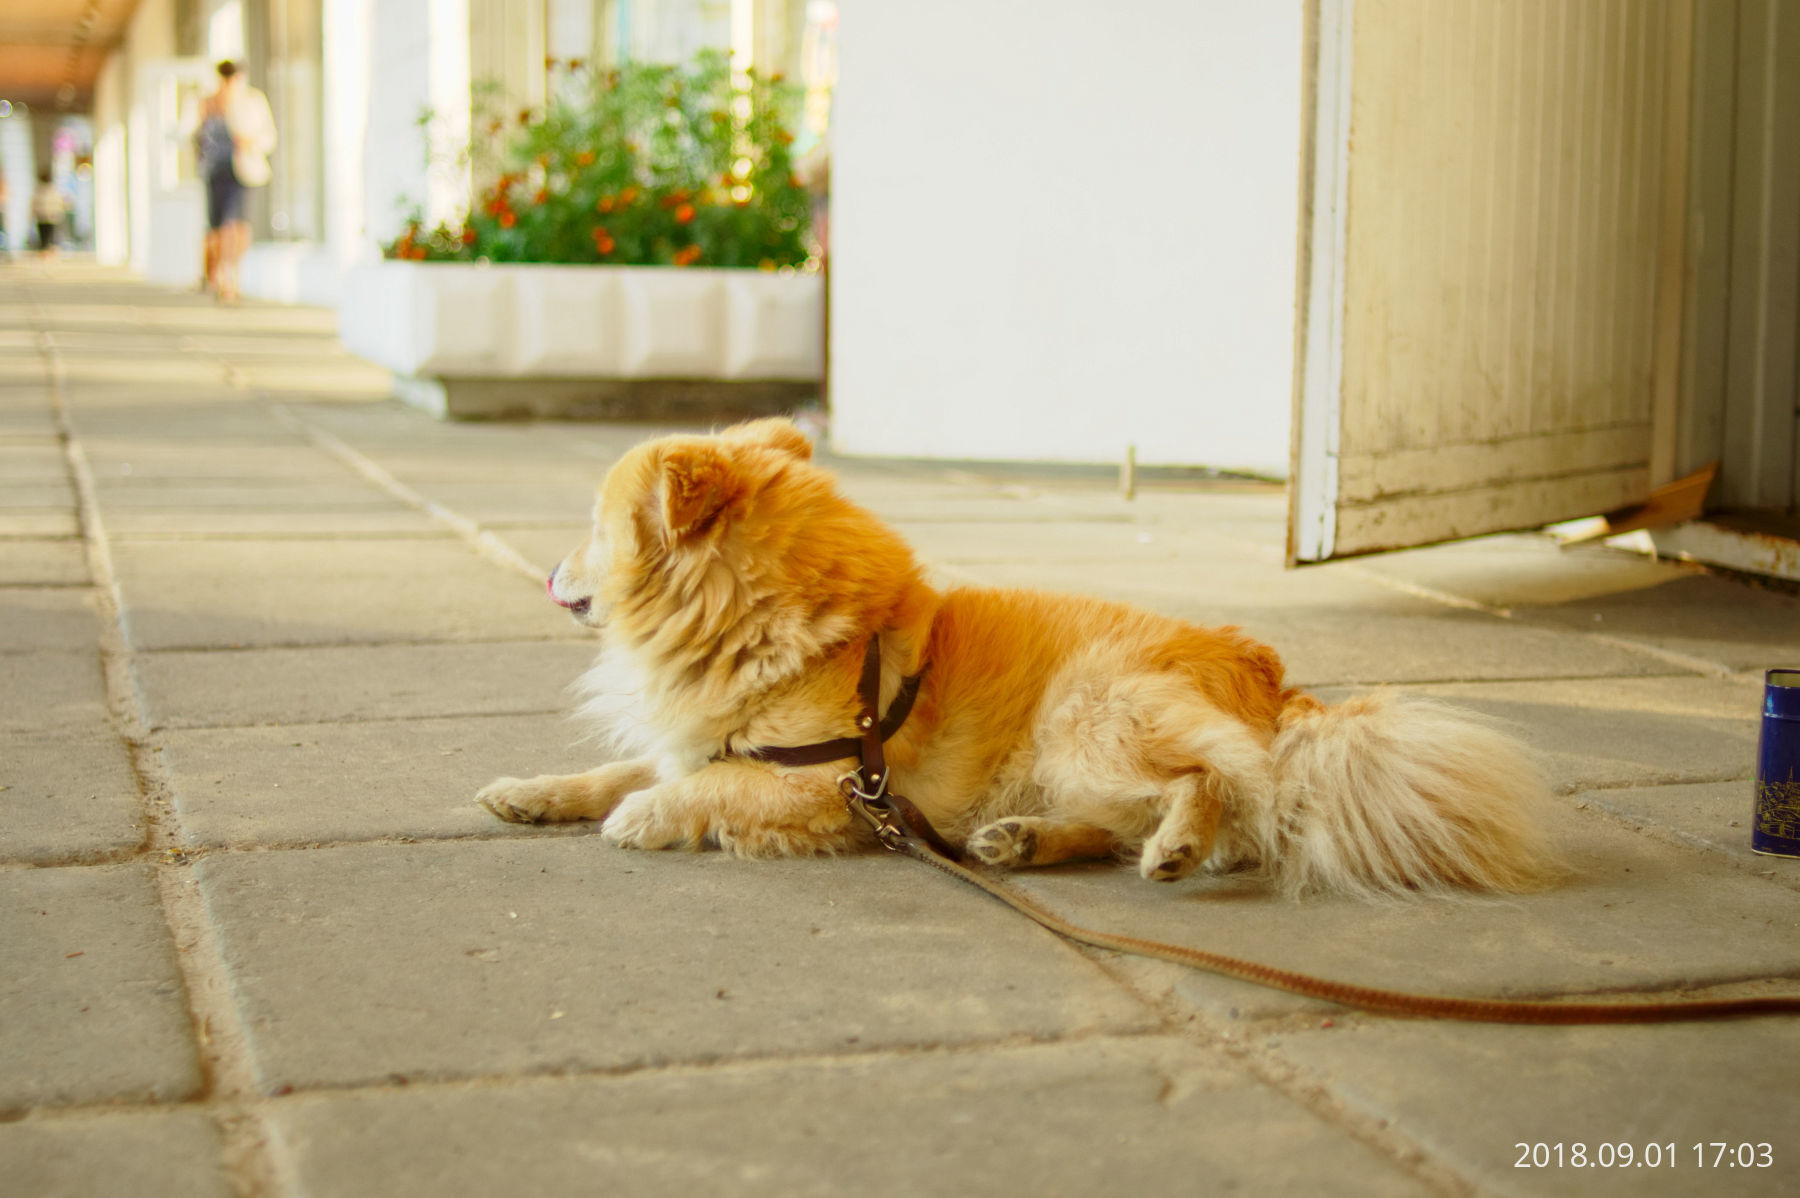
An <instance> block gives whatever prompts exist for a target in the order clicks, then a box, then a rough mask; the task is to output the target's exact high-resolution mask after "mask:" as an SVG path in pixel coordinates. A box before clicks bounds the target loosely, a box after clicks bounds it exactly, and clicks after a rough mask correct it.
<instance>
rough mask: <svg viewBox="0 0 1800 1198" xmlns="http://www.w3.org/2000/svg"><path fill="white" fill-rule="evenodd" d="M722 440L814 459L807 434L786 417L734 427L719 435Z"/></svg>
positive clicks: (774, 417)
mask: <svg viewBox="0 0 1800 1198" xmlns="http://www.w3.org/2000/svg"><path fill="white" fill-rule="evenodd" d="M719 436H720V438H721V439H723V440H728V441H736V442H738V443H739V444H741V445H759V446H761V447H763V448H764V449H777V450H780V451H781V452H782V453H786V454H791V455H793V456H794V457H797V458H799V459H800V460H801V461H803V462H804V461H807V460H809V459H811V457H812V451H813V447H812V442H811V441H809V440H807V438H806V434H805V433H803V432H801V431H800V430H799V429H798V428H797V427H795V425H794V422H793V421H792V420H789V419H788V418H787V417H785V416H769V417H766V418H764V419H762V420H747V421H745V422H744V423H743V424H739V425H734V426H733V427H731V428H728V429H726V430H725V431H724V432H722V433H720V434H719Z"/></svg>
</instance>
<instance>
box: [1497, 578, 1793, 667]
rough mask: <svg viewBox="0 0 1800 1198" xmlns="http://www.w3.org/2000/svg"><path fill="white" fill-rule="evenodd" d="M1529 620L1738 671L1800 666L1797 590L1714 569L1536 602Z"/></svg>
mask: <svg viewBox="0 0 1800 1198" xmlns="http://www.w3.org/2000/svg"><path fill="white" fill-rule="evenodd" d="M1531 618H1532V619H1533V620H1537V621H1541V622H1543V623H1547V624H1548V623H1555V624H1560V625H1564V626H1569V627H1577V628H1592V629H1593V630H1594V631H1604V632H1606V633H1607V634H1608V635H1611V636H1618V637H1626V638H1629V639H1631V640H1636V641H1643V642H1645V643H1647V644H1651V645H1655V646H1657V647H1658V648H1662V649H1667V650H1670V651H1672V652H1675V653H1684V654H1688V655H1690V656H1693V657H1700V658H1704V659H1706V660H1708V661H1715V662H1719V663H1721V664H1722V665H1725V666H1728V667H1730V668H1731V669H1733V670H1757V671H1761V670H1766V669H1769V668H1771V667H1777V666H1800V596H1794V595H1788V594H1784V593H1782V592H1780V591H1774V590H1765V589H1761V588H1757V587H1752V586H1750V585H1748V584H1746V583H1743V582H1739V581H1738V580H1736V579H1731V578H1721V577H1719V576H1717V575H1712V574H1699V575H1689V576H1687V577H1684V578H1677V579H1675V580H1673V581H1671V582H1669V583H1667V584H1665V585H1663V586H1659V587H1656V588H1655V589H1654V590H1651V589H1640V590H1633V591H1625V592H1622V593H1619V594H1612V595H1597V596H1594V597H1592V598H1589V599H1583V600H1580V601H1577V602H1570V603H1565V604H1561V605H1559V606H1556V607H1545V608H1538V609H1535V610H1533V611H1532V613H1531Z"/></svg>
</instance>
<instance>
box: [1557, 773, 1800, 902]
mask: <svg viewBox="0 0 1800 1198" xmlns="http://www.w3.org/2000/svg"><path fill="white" fill-rule="evenodd" d="M1755 789H1756V788H1755V783H1754V782H1752V781H1751V780H1749V779H1742V780H1739V781H1735V782H1700V783H1695V784H1693V785H1688V786H1636V787H1627V788H1624V789H1621V790H1590V791H1587V792H1585V793H1583V794H1582V795H1581V796H1580V801H1581V802H1583V803H1587V804H1589V805H1590V806H1593V807H1597V808H1599V809H1600V810H1602V811H1608V812H1611V813H1612V814H1613V815H1616V816H1618V817H1619V818H1621V819H1623V820H1626V821H1628V822H1629V823H1631V824H1634V825H1638V826H1643V827H1650V828H1657V829H1660V830H1662V831H1664V832H1666V833H1669V834H1672V835H1674V836H1676V837H1679V838H1680V839H1681V840H1683V841H1685V842H1686V843H1688V844H1692V845H1696V846H1698V847H1701V848H1705V849H1710V850H1711V851H1713V852H1715V853H1722V854H1724V855H1725V856H1726V857H1729V858H1730V859H1731V860H1733V861H1736V862H1737V863H1738V865H1740V866H1742V867H1743V868H1745V869H1749V870H1751V871H1753V872H1754V873H1756V874H1758V875H1760V876H1763V877H1768V878H1774V879H1776V880H1778V881H1782V882H1785V883H1787V884H1789V885H1795V886H1800V859H1795V858H1792V857H1772V856H1768V855H1766V854H1763V853H1757V852H1754V851H1753V850H1752V849H1751V848H1750V829H1751V826H1752V823H1753V815H1752V812H1753V810H1754V807H1755Z"/></svg>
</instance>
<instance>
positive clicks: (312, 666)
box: [0, 641, 598, 728]
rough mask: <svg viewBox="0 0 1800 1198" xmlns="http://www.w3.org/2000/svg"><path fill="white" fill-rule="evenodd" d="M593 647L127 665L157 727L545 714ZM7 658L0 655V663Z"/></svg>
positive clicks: (145, 658) (515, 645) (268, 652)
mask: <svg viewBox="0 0 1800 1198" xmlns="http://www.w3.org/2000/svg"><path fill="white" fill-rule="evenodd" d="M597 652H598V646H596V645H595V644H594V643H592V642H590V641H538V642H512V643H497V644H460V645H459V644H439V645H372V646H356V647H339V648H316V649H259V650H253V651H245V652H191V653H149V654H144V655H142V656H140V657H139V658H138V659H137V661H136V664H135V669H136V672H137V677H138V688H139V691H140V693H141V694H142V695H143V698H144V703H145V709H146V713H147V716H148V718H149V720H150V722H151V725H152V726H153V727H156V728H207V727H247V726H252V725H257V724H319V723H331V722H335V721H343V720H363V719H405V718H412V717H423V716H463V715H513V714H519V713H524V712H539V713H544V714H545V715H546V717H547V718H551V719H554V718H556V717H557V716H558V715H560V714H561V713H564V712H567V711H569V710H572V709H573V707H574V706H575V700H574V698H573V697H572V696H571V694H570V692H569V687H570V685H571V684H573V683H574V682H575V680H576V679H577V678H579V677H580V676H581V675H582V674H583V673H584V672H585V671H586V670H587V668H588V667H589V666H590V665H592V664H593V660H594V656H595V654H596V653H597ZM6 665H7V660H6V659H5V658H0V670H3V669H5V668H6ZM4 693H5V692H4V691H0V696H3V695H4ZM4 716H5V708H4V707H3V706H0V720H3V719H4Z"/></svg>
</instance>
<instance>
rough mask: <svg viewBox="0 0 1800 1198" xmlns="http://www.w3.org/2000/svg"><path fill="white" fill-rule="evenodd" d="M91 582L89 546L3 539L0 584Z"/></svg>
mask: <svg viewBox="0 0 1800 1198" xmlns="http://www.w3.org/2000/svg"><path fill="white" fill-rule="evenodd" d="M89 581H91V576H90V575H89V574H88V565H87V549H86V547H85V546H84V545H83V544H82V543H81V542H80V541H78V540H75V539H73V538H67V539H52V538H42V539H35V540H34V539H20V540H9V541H0V586H19V585H31V586H75V585H81V584H85V583H87V582H89Z"/></svg>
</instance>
